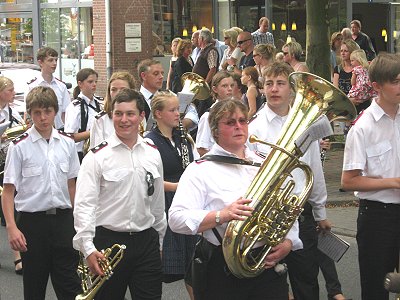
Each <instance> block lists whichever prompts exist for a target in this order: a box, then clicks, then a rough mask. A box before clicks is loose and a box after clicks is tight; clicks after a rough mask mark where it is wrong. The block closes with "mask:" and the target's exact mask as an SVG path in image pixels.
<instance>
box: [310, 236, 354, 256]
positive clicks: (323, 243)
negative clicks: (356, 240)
mask: <svg viewBox="0 0 400 300" xmlns="http://www.w3.org/2000/svg"><path fill="white" fill-rule="evenodd" d="M349 248H350V244H349V243H348V242H346V241H345V240H343V239H342V238H340V237H338V236H337V235H336V234H334V233H333V232H332V231H328V232H326V233H322V232H320V233H319V235H318V249H319V250H320V251H321V252H322V253H324V254H326V255H327V256H329V257H330V258H331V259H332V260H334V261H335V262H338V261H339V260H340V259H341V258H342V257H343V255H344V254H345V253H346V251H347V250H348V249H349Z"/></svg>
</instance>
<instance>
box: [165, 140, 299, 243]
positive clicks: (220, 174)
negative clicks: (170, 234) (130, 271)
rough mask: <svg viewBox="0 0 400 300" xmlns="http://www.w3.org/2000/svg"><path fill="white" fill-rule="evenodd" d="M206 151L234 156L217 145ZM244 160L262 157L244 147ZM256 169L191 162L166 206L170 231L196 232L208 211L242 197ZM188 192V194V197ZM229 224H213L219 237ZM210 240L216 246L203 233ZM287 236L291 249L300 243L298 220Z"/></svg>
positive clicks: (212, 238)
mask: <svg viewBox="0 0 400 300" xmlns="http://www.w3.org/2000/svg"><path fill="white" fill-rule="evenodd" d="M209 154H217V155H224V156H231V157H236V156H235V155H234V154H232V153H229V152H227V151H226V150H224V149H223V148H222V147H221V146H219V145H218V144H214V146H213V147H212V148H211V150H210V152H209ZM245 156H246V159H248V160H252V161H256V162H260V161H261V160H262V159H261V158H260V157H259V156H257V155H256V154H255V153H254V152H252V151H249V150H248V149H246V152H245ZM258 170H259V168H258V167H254V166H246V165H238V164H225V163H219V162H213V161H200V162H195V163H191V164H190V165H189V166H188V167H187V168H186V170H185V172H184V173H183V175H182V177H181V179H180V180H179V185H178V189H177V191H176V193H175V197H174V199H173V201H172V205H171V208H170V209H169V221H168V224H169V226H170V228H171V230H172V231H174V232H177V233H181V234H192V235H194V234H197V233H198V230H199V227H200V224H201V223H202V222H203V220H204V218H205V217H206V215H207V214H208V213H209V212H210V211H217V210H222V209H223V208H225V207H226V206H228V205H230V204H231V203H232V202H234V201H236V200H237V199H239V198H240V197H242V196H244V195H245V193H246V190H247V189H248V187H249V186H250V183H251V182H252V180H253V179H254V177H255V176H256V174H257V172H258ZM188 195H189V196H188ZM227 225H228V223H224V224H222V225H219V226H216V228H217V230H218V232H219V233H220V235H221V237H223V236H224V233H225V230H226V227H227ZM203 237H204V238H206V239H207V240H208V241H209V242H210V243H212V244H214V245H219V244H220V243H219V242H218V240H217V238H216V237H215V235H214V233H213V232H212V230H211V229H210V230H206V231H204V232H203ZM287 238H288V239H290V240H291V241H292V243H293V247H292V249H293V250H297V249H301V248H302V247H303V244H302V242H301V240H300V239H299V237H298V224H297V221H296V222H295V225H294V226H293V227H292V229H291V230H290V231H289V233H288V235H287Z"/></svg>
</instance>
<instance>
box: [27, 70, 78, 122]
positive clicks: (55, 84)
mask: <svg viewBox="0 0 400 300" xmlns="http://www.w3.org/2000/svg"><path fill="white" fill-rule="evenodd" d="M28 85H29V91H30V90H32V89H33V88H34V87H37V86H45V87H51V88H52V89H53V91H54V92H55V93H56V95H57V102H58V112H57V115H56V118H55V120H54V125H55V127H56V128H57V129H60V128H62V127H63V126H64V123H63V121H62V118H61V114H62V113H65V112H66V110H67V107H68V105H69V104H70V102H71V95H70V93H69V92H68V90H67V87H66V85H65V83H64V82H62V81H60V80H59V79H57V78H56V77H54V76H53V79H52V80H51V82H50V83H48V82H47V81H46V80H44V78H43V76H42V74H38V76H37V78H36V80H34V81H32V82H30V83H29V84H28Z"/></svg>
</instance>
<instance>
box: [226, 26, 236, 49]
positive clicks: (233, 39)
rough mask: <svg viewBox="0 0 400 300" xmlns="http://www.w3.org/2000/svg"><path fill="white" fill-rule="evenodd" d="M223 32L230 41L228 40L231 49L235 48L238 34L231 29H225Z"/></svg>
mask: <svg viewBox="0 0 400 300" xmlns="http://www.w3.org/2000/svg"><path fill="white" fill-rule="evenodd" d="M223 32H224V36H227V37H229V38H230V39H231V40H230V44H231V46H232V47H236V45H237V37H238V35H239V33H238V32H237V31H236V30H235V29H233V28H229V29H226V30H224V31H223Z"/></svg>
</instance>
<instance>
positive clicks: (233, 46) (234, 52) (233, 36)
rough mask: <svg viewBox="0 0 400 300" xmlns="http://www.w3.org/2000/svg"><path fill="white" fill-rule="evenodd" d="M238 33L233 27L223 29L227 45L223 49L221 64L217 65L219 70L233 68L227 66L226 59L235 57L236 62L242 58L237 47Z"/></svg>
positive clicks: (230, 69)
mask: <svg viewBox="0 0 400 300" xmlns="http://www.w3.org/2000/svg"><path fill="white" fill-rule="evenodd" d="M238 35H239V33H238V32H237V30H235V29H233V28H230V29H227V30H224V40H225V45H227V46H228V47H227V48H226V49H225V51H224V55H223V57H222V60H221V64H220V65H219V69H220V70H228V71H233V69H232V68H231V67H230V66H229V63H228V60H229V59H230V58H232V59H235V60H236V62H239V61H240V59H241V58H242V56H243V53H242V52H241V51H240V49H239V48H237V37H238ZM228 67H229V68H228Z"/></svg>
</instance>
